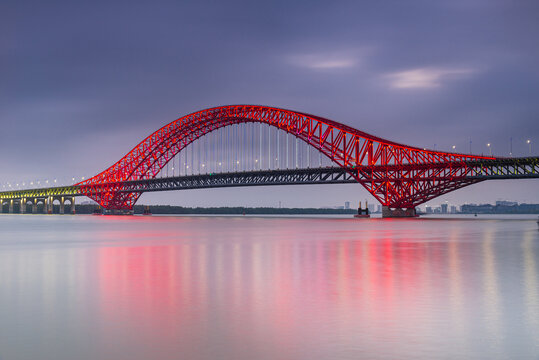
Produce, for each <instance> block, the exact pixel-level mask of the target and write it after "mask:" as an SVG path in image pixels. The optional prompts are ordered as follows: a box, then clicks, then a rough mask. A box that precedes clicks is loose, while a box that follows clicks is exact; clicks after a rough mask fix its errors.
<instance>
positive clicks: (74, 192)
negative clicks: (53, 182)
mask: <svg viewBox="0 0 539 360" xmlns="http://www.w3.org/2000/svg"><path fill="white" fill-rule="evenodd" d="M451 165H454V166H463V163H454V164H435V165H434V166H433V165H429V166H428V169H430V170H432V169H436V168H444V167H448V166H451ZM465 166H466V167H467V168H468V169H469V171H468V174H467V175H466V176H465V177H463V179H467V180H474V181H483V180H493V179H527V178H539V157H528V158H502V159H496V160H482V161H469V162H466V163H465ZM425 167H426V166H425V165H399V166H396V165H385V166H381V165H377V166H363V167H361V168H348V169H344V168H341V167H326V168H310V169H284V170H263V171H245V172H237V173H216V174H200V175H188V176H176V177H167V178H156V179H146V180H135V181H126V182H122V183H110V184H103V185H102V186H103V188H106V187H108V186H111V185H118V186H120V185H121V191H122V192H148V191H167V190H186V189H203V188H216V187H236V186H270V185H308V184H353V183H361V182H366V181H370V180H367V179H365V180H363V179H361V176H360V180H359V181H358V180H356V178H354V175H353V174H361V173H377V174H382V175H379V176H378V177H377V181H384V176H383V173H385V172H391V171H397V170H398V171H420V170H423V169H424V168H425ZM397 168H398V169H397ZM429 179H430V180H433V181H440V180H443V178H441V177H440V175H439V174H438V175H435V176H434V175H433V176H432V179H431V178H430V177H429V176H425V177H424V179H423V181H429ZM452 180H454V178H452ZM402 181H413V179H405V178H403V180H402ZM49 196H52V197H59V196H83V194H82V192H81V187H80V186H76V185H72V186H58V187H49V188H38V189H25V190H12V191H4V192H0V199H1V200H8V199H23V198H45V197H49Z"/></svg>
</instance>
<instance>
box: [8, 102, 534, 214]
mask: <svg viewBox="0 0 539 360" xmlns="http://www.w3.org/2000/svg"><path fill="white" fill-rule="evenodd" d="M538 177H539V158H537V157H527V158H496V157H491V156H482V155H481V156H480V155H471V154H459V153H451V152H440V151H433V150H427V149H421V148H416V147H412V146H408V145H402V144H399V143H396V142H392V141H389V140H385V139H382V138H379V137H375V136H373V135H370V134H367V133H364V132H362V131H359V130H357V129H354V128H352V127H349V126H347V125H344V124H341V123H338V122H335V121H332V120H328V119H325V118H322V117H318V116H314V115H309V114H305V113H300V112H295V111H290V110H284V109H278V108H273V107H266V106H256V105H230V106H221V107H216V108H211V109H206V110H202V111H199V112H195V113H192V114H189V115H186V116H184V117H181V118H179V119H177V120H175V121H173V122H171V123H169V124H167V125H165V126H163V127H162V128H161V129H159V130H157V131H155V132H154V133H152V134H151V135H150V136H148V137H147V138H145V139H144V140H143V141H142V142H140V143H139V144H138V145H137V146H136V147H135V148H133V149H132V150H131V151H130V152H129V153H127V154H126V155H125V156H124V157H122V158H121V159H120V160H118V161H117V162H116V163H114V164H113V165H112V166H110V167H109V168H107V169H106V170H104V171H103V172H101V173H99V174H97V175H95V176H93V177H91V178H89V179H86V180H83V181H81V182H79V183H76V184H73V185H69V186H59V187H47V188H33V189H17V190H11V191H4V192H0V201H1V207H0V210H2V212H3V210H4V207H7V208H8V209H7V210H8V212H13V209H14V205H17V206H18V207H19V211H20V212H26V210H27V207H28V206H31V207H32V209H31V211H32V212H37V209H38V205H42V207H43V211H44V212H46V213H50V212H52V204H53V202H55V201H57V202H59V204H60V212H61V213H63V212H64V210H65V204H66V202H68V203H71V205H72V206H71V208H72V209H74V206H73V204H74V203H75V197H77V196H86V197H88V198H91V199H93V200H94V201H96V202H97V203H99V204H100V205H101V206H102V207H103V208H104V209H107V210H111V211H117V212H129V211H132V209H133V206H134V204H135V203H136V201H137V200H138V198H139V197H140V195H141V194H142V193H144V192H149V191H170V190H182V189H202V188H214V187H233V186H267V185H302V184H303V185H305V184H337V183H357V184H360V185H362V186H363V187H365V188H366V189H367V190H368V191H369V192H370V193H371V194H372V195H373V196H374V198H375V199H377V200H378V201H379V202H380V203H381V204H382V206H383V214H384V216H388V217H391V216H397V215H399V216H403V215H404V216H414V215H415V207H416V206H417V205H419V204H422V203H424V202H427V201H429V200H431V199H433V198H435V197H437V196H440V195H442V194H445V193H448V192H450V191H453V190H456V189H460V188H462V187H465V186H468V185H471V184H475V183H478V182H481V181H484V180H490V179H522V178H538Z"/></svg>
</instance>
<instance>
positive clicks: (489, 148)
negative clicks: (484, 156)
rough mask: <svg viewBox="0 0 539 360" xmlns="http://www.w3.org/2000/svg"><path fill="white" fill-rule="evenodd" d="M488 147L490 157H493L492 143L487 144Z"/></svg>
mask: <svg viewBox="0 0 539 360" xmlns="http://www.w3.org/2000/svg"><path fill="white" fill-rule="evenodd" d="M487 147H488V155H489V156H492V148H491V147H490V143H488V144H487Z"/></svg>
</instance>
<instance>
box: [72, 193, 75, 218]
mask: <svg viewBox="0 0 539 360" xmlns="http://www.w3.org/2000/svg"><path fill="white" fill-rule="evenodd" d="M75 213H76V211H75V197H74V196H72V197H71V214H73V215H75Z"/></svg>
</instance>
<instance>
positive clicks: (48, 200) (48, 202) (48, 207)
mask: <svg viewBox="0 0 539 360" xmlns="http://www.w3.org/2000/svg"><path fill="white" fill-rule="evenodd" d="M43 212H44V213H45V214H52V196H47V198H46V199H45V204H44V207H43Z"/></svg>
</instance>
